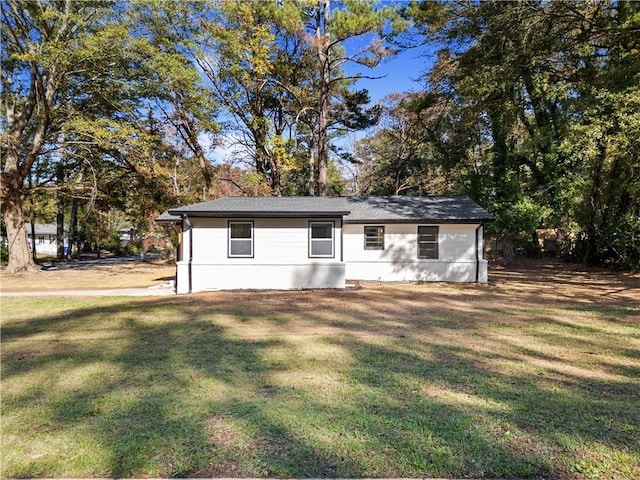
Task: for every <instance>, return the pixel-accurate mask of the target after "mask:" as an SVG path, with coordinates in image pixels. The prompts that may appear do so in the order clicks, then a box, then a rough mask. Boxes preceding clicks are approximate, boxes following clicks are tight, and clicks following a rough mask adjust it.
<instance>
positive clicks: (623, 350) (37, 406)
mask: <svg viewBox="0 0 640 480" xmlns="http://www.w3.org/2000/svg"><path fill="white" fill-rule="evenodd" d="M478 296H481V297H480V298H477V297H478ZM505 296H507V292H505V291H503V290H502V289H501V288H500V287H488V288H487V287H483V288H478V287H472V286H465V287H457V286H456V287H455V288H454V287H451V286H446V285H445V286H440V287H430V289H429V290H428V292H426V293H423V291H422V290H421V287H419V286H400V285H395V286H394V285H383V286H374V285H372V284H363V285H361V288H360V289H359V290H356V291H354V290H347V291H335V290H331V291H301V292H300V291H298V292H224V293H211V294H204V295H197V296H184V297H175V298H162V299H135V300H123V299H103V300H94V301H92V303H91V304H90V305H91V306H86V307H79V306H78V305H79V302H80V301H79V300H71V299H69V300H67V301H66V303H64V302H63V307H59V306H58V307H56V306H52V311H51V312H50V313H48V314H41V315H39V316H37V317H35V318H31V319H29V320H27V321H6V319H3V326H2V341H3V349H2V352H1V353H2V377H3V378H2V379H3V385H4V386H6V387H7V388H6V389H5V390H4V392H3V411H4V413H3V417H5V421H4V422H3V424H4V425H3V431H4V432H5V434H6V432H7V431H8V429H13V430H12V432H11V434H12V437H11V438H12V440H11V442H13V443H14V444H16V443H17V444H20V443H19V442H20V440H19V438H18V439H16V438H14V437H20V436H21V435H24V436H25V437H28V435H29V434H30V435H32V436H33V435H35V438H37V439H39V441H42V439H43V438H48V437H47V436H48V435H51V438H57V437H58V436H66V437H68V436H74V435H76V436H77V437H78V438H84V439H85V440H84V442H85V443H82V444H80V446H79V447H76V449H74V448H73V447H69V446H68V444H65V445H64V448H63V446H62V445H61V446H60V450H59V451H57V452H56V458H57V460H55V461H54V460H51V459H48V460H47V459H44V458H31V459H30V460H29V461H21V462H20V461H14V462H11V463H9V464H7V463H5V465H4V466H3V470H4V471H3V472H2V473H3V475H5V476H13V477H21V476H65V472H69V471H72V472H73V473H74V475H76V476H77V475H80V476H114V477H133V476H137V477H141V476H162V477H169V476H173V477H187V476H189V477H211V476H225V477H235V476H243V477H247V476H254V477H265V476H275V477H334V478H335V477H363V476H369V477H380V476H395V475H401V476H453V475H455V476H475V477H512V478H514V477H517V478H523V477H530V478H531V477H547V476H552V477H559V478H565V477H570V476H575V475H576V472H572V471H571V470H570V465H569V463H568V460H567V459H571V458H574V459H577V458H578V457H579V455H580V454H581V453H580V448H581V445H583V444H584V445H590V444H593V445H601V446H603V447H604V446H606V447H607V448H609V449H612V450H614V451H616V452H620V455H627V456H629V457H630V458H635V459H636V460H637V461H638V462H640V445H639V444H638V440H637V439H638V438H640V428H639V427H638V425H640V407H639V406H638V404H637V402H635V399H637V398H638V397H639V396H640V383H639V382H638V381H637V372H638V368H639V367H638V363H637V360H638V355H639V354H638V350H637V349H636V348H635V347H634V346H633V345H634V344H631V343H628V344H627V346H626V347H625V339H624V338H616V336H615V334H613V333H607V332H606V331H603V330H606V326H605V323H603V322H602V321H600V323H598V324H597V325H596V326H595V327H594V325H593V322H592V324H589V325H586V324H585V325H580V324H579V323H576V320H575V319H569V320H570V321H566V322H565V321H562V320H563V319H558V318H556V316H552V315H548V314H547V313H548V312H547V311H546V310H545V309H544V307H543V306H542V307H541V306H540V305H539V299H538V297H537V296H536V294H535V292H532V293H530V294H529V293H526V294H524V295H523V296H522V297H521V298H519V300H518V301H519V302H520V303H519V304H518V305H515V304H513V301H512V302H511V304H509V303H508V302H504V300H503V297H505ZM495 302H502V303H501V304H499V305H498V306H496V303H495ZM608 302H610V303H608V304H607V305H606V308H608V309H609V310H607V311H606V312H605V311H603V310H599V311H597V310H594V311H593V312H591V313H593V315H597V316H598V318H603V319H608V318H609V315H610V314H611V315H613V316H615V315H616V314H617V313H620V314H621V315H622V316H623V317H624V318H625V319H630V320H631V321H632V319H633V314H634V312H635V311H636V310H635V308H634V307H629V306H628V305H626V304H624V303H621V302H620V299H619V298H616V297H612V298H610V299H609V300H608ZM579 305H581V303H580V302H573V301H571V300H570V299H568V298H566V297H563V300H562V302H561V303H556V304H554V306H553V308H554V309H558V308H563V309H567V308H569V309H570V310H569V311H575V309H576V308H577V306H579ZM534 307H535V308H539V309H542V310H540V311H538V310H536V309H535V308H534ZM600 307H602V308H604V307H603V306H602V305H600ZM496 309H500V311H496ZM522 309H524V310H525V313H522V311H521V310H522ZM532 312H533V313H532ZM541 312H542V313H541ZM616 318H617V317H616ZM503 325H506V326H503ZM539 325H542V326H544V327H545V328H538V326H539ZM615 326H616V328H626V330H625V331H628V332H630V338H635V339H636V340H637V339H638V333H637V332H636V333H635V334H634V333H633V330H632V328H633V325H630V326H627V325H624V324H622V325H618V324H616V325H615ZM514 332H520V333H521V335H522V336H521V337H520V336H514ZM634 335H635V337H634ZM527 341H530V342H531V344H527ZM565 345H566V347H565ZM546 346H551V347H553V348H552V349H551V351H547V350H545V348H546ZM576 346H578V348H579V349H581V350H584V351H595V352H597V354H598V355H599V356H604V355H605V354H606V355H607V356H606V357H605V358H599V359H596V360H594V362H595V363H594V364H593V365H591V364H588V363H587V364H585V365H583V363H584V362H586V360H584V358H583V357H580V359H579V361H576V360H572V359H571V358H568V352H569V347H570V348H575V347H576ZM609 353H611V355H609ZM581 355H582V353H581ZM614 360H615V361H614ZM605 374H606V375H605ZM25 382H26V383H25ZM27 383H28V384H27ZM31 414H33V415H34V416H33V418H31V419H30V421H29V422H27V423H20V422H19V421H18V419H19V417H21V416H23V417H24V416H27V415H31ZM34 428H35V430H36V432H31V433H29V429H34ZM5 429H7V430H5ZM78 441H79V440H78ZM25 442H26V443H22V444H20V445H32V444H30V443H29V442H28V440H25ZM36 443H37V442H36ZM87 445H89V446H91V448H93V449H96V450H98V449H99V450H101V451H104V452H107V454H106V455H94V457H95V459H96V460H95V463H94V464H92V465H91V464H90V465H86V464H82V463H79V462H78V460H77V458H76V457H77V455H79V453H78V452H82V448H87ZM13 448H15V447H13ZM67 450H68V451H67ZM90 453H91V452H88V453H87V454H90ZM47 462H50V463H47ZM69 465H72V466H71V467H69ZM74 469H75V470H74ZM613 471H614V473H616V474H619V476H620V478H623V476H622V474H621V473H620V472H619V471H616V470H613ZM636 471H637V470H636ZM634 472H635V471H633V470H632V471H631V473H630V474H629V476H633V474H634Z"/></svg>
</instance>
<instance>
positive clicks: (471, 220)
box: [344, 217, 495, 225]
mask: <svg viewBox="0 0 640 480" xmlns="http://www.w3.org/2000/svg"><path fill="white" fill-rule="evenodd" d="M493 221H495V218H448V219H441V218H402V219H400V218H369V219H350V218H348V217H345V219H344V223H371V224H374V223H456V224H475V225H477V224H479V223H488V222H493Z"/></svg>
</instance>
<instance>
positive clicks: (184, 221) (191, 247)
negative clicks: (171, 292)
mask: <svg viewBox="0 0 640 480" xmlns="http://www.w3.org/2000/svg"><path fill="white" fill-rule="evenodd" d="M182 221H183V223H184V224H185V225H187V226H188V227H189V263H188V264H187V265H188V267H187V272H189V273H188V276H189V293H191V292H192V290H193V288H192V282H191V261H192V260H193V225H192V224H191V222H190V221H189V217H187V216H186V215H185V216H184V217H182ZM184 230H185V229H184V227H183V229H182V232H183V237H182V238H183V240H184Z"/></svg>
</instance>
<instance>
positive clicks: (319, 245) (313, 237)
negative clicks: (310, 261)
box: [309, 222, 334, 258]
mask: <svg viewBox="0 0 640 480" xmlns="http://www.w3.org/2000/svg"><path fill="white" fill-rule="evenodd" d="M333 256H334V223H333V222H309V257H329V258H332V257H333Z"/></svg>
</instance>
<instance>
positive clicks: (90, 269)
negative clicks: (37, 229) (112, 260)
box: [0, 261, 176, 292]
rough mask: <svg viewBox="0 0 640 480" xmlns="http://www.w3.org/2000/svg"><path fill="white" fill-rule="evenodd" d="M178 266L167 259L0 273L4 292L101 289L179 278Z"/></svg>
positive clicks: (136, 286) (143, 285)
mask: <svg viewBox="0 0 640 480" xmlns="http://www.w3.org/2000/svg"><path fill="white" fill-rule="evenodd" d="M175 272H176V267H175V264H173V263H167V262H164V261H153V262H151V261H145V262H138V261H131V262H125V263H118V264H113V265H92V264H86V265H85V266H82V267H78V268H68V269H59V270H55V269H54V270H43V271H39V272H36V273H26V274H17V275H4V274H0V292H30V291H31V292H32V291H54V290H100V289H111V288H138V287H149V286H152V285H159V284H162V283H166V282H168V281H169V280H171V279H173V278H174V277H175Z"/></svg>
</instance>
